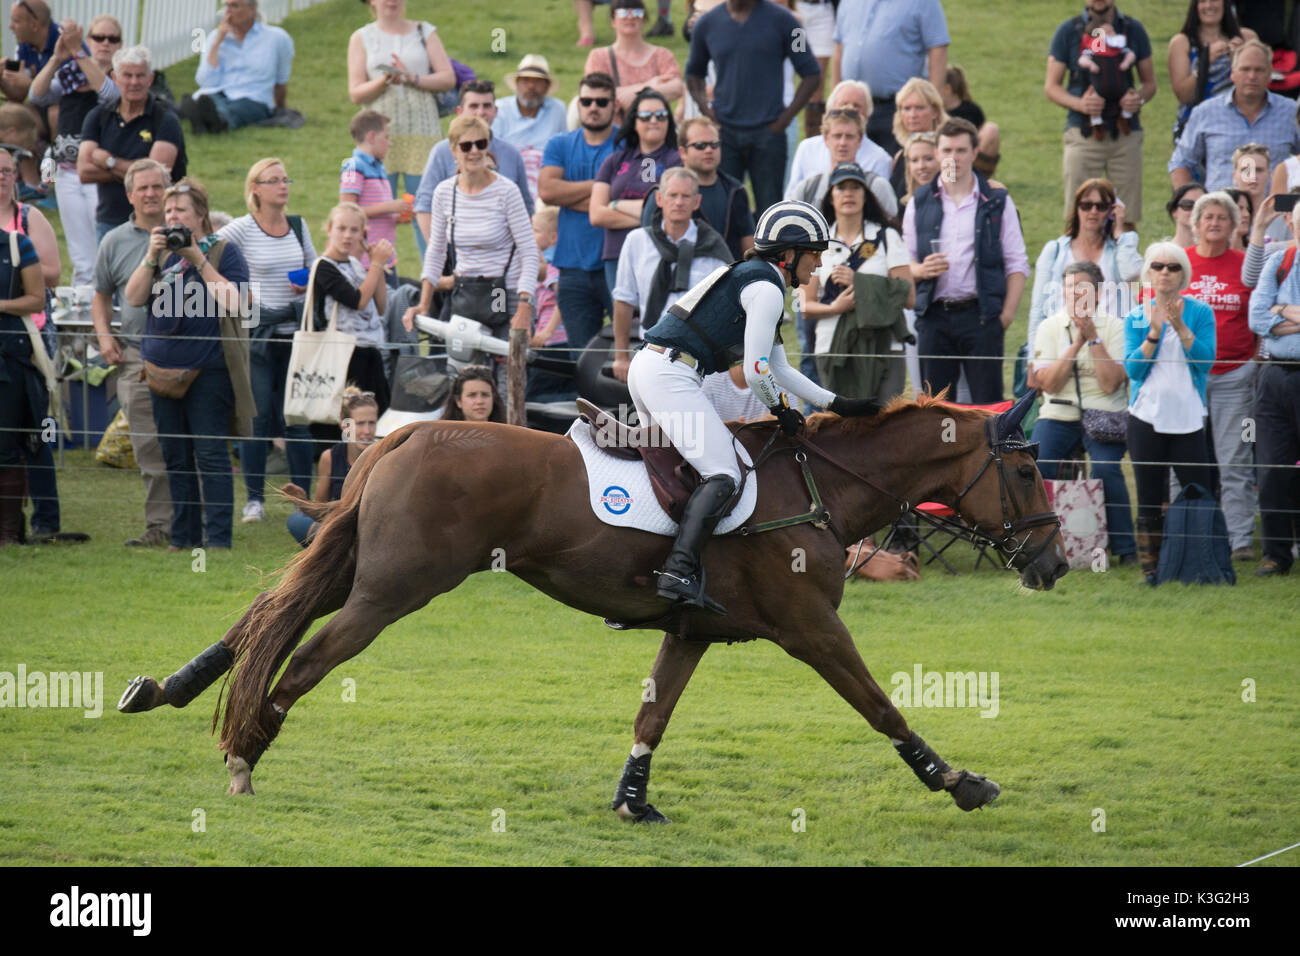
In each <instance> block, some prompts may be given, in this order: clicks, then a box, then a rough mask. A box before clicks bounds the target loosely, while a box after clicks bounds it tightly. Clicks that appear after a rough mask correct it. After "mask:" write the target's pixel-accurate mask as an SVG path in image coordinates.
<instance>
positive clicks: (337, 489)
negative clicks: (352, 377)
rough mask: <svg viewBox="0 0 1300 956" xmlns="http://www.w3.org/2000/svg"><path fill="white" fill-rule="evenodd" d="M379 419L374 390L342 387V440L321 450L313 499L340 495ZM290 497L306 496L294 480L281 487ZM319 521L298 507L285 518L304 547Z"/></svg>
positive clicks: (371, 441)
mask: <svg viewBox="0 0 1300 956" xmlns="http://www.w3.org/2000/svg"><path fill="white" fill-rule="evenodd" d="M378 423H379V403H378V402H377V401H376V400H375V393H374V392H363V391H362V390H361V389H359V388H357V386H355V385H349V386H348V387H347V388H345V389H344V390H343V400H342V401H341V402H340V403H339V430H340V431H341V432H342V433H343V438H342V440H341V441H338V442H335V443H334V444H333V445H331V446H330V447H329V448H327V449H326V450H325V451H323V452H321V456H320V461H319V462H318V464H317V470H316V492H315V494H313V495H312V498H311V500H312V501H320V502H325V501H338V500H339V498H341V497H343V482H344V481H346V480H347V477H348V472H349V471H351V470H352V466H353V465H355V464H356V463H357V459H358V458H360V457H361V453H362V452H363V451H365V450H366V448H367V447H368V446H370V445H372V444H374V441H375V426H376V425H377V424H378ZM280 490H281V491H283V492H284V493H285V494H286V495H288V496H289V497H290V498H299V499H305V498H306V497H307V492H306V490H304V489H303V488H302V486H300V485H299V484H298V483H297V482H290V483H289V484H286V485H284V486H283V487H282V488H281V489H280ZM319 523H320V522H318V521H313V520H312V519H311V518H310V517H308V516H307V515H305V514H303V513H302V512H301V511H296V510H295V511H294V512H293V514H291V515H289V518H288V520H287V521H285V527H287V528H288V529H289V533H290V534H291V535H293V536H294V539H295V540H297V542H298V543H299V544H300V545H302V546H303V547H304V548H305V547H307V545H308V544H310V543H311V538H312V535H314V534H315V533H316V526H317V525H318V524H319Z"/></svg>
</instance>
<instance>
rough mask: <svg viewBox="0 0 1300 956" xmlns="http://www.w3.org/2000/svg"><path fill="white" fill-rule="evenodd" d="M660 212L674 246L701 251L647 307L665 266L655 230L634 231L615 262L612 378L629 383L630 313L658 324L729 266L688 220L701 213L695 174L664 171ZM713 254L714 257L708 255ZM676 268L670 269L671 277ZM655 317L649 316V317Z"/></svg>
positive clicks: (718, 242)
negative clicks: (681, 276)
mask: <svg viewBox="0 0 1300 956" xmlns="http://www.w3.org/2000/svg"><path fill="white" fill-rule="evenodd" d="M658 198H659V208H660V209H661V210H662V214H663V234H664V235H665V236H666V237H667V238H668V240H669V241H670V242H672V243H673V245H675V246H677V247H678V248H680V247H681V246H682V244H683V243H690V245H691V246H692V247H695V246H697V245H699V246H700V249H699V251H698V252H696V253H695V254H694V257H693V258H692V259H691V264H690V270H689V271H690V275H689V277H688V278H685V279H677V281H671V282H669V283H668V284H667V286H668V287H667V288H665V287H664V286H663V282H662V280H660V281H661V288H660V290H659V294H660V297H661V298H662V304H658V303H656V305H654V306H652V305H651V297H652V292H653V291H654V288H655V280H656V277H657V276H658V275H659V270H660V267H661V266H662V264H663V262H664V257H663V253H662V252H661V251H660V248H659V245H658V244H657V243H656V242H655V239H654V237H653V236H652V235H651V230H652V229H653V228H654V227H653V226H651V227H646V226H642V227H641V228H639V229H633V230H632V231H631V232H630V233H629V234H628V237H627V239H626V240H625V241H624V243H623V250H622V252H620V253H619V257H618V277H617V279H616V281H615V283H614V291H613V297H614V354H615V358H614V376H615V377H616V378H619V379H621V380H623V381H626V380H627V367H628V364H629V362H630V356H628V354H627V348H628V343H629V339H630V337H631V333H632V330H633V327H634V323H633V318H632V310H633V308H637V309H639V310H640V312H641V318H642V320H643V321H645V322H646V324H647V325H653V324H654V323H655V322H658V321H659V317H660V315H662V313H663V310H665V309H667V308H668V307H669V306H670V305H672V304H673V303H674V302H676V301H677V300H678V299H680V298H681V297H682V296H683V295H684V294H685V293H686V292H688V291H689V290H690V289H692V288H693V287H695V286H696V285H698V284H699V283H700V282H702V281H703V280H704V279H705V278H706V277H707V276H708V275H709V273H711V272H713V271H714V270H715V269H718V268H721V267H723V266H726V265H727V264H728V263H729V262H730V251H729V250H728V249H727V248H726V243H725V242H723V241H722V238H721V236H719V235H718V234H717V233H716V232H715V231H713V229H712V228H711V227H709V226H707V224H706V225H705V227H704V228H705V230H706V238H705V240H704V242H701V240H700V236H701V228H700V226H699V225H697V224H696V222H695V220H694V219H693V218H692V215H693V213H694V212H695V210H697V209H699V208H700V189H699V181H698V180H697V179H696V176H695V174H694V173H693V172H691V171H690V170H688V169H683V168H681V167H674V168H673V169H669V170H665V171H664V174H663V177H662V179H661V181H660V184H659V192H658ZM710 251H712V252H713V253H714V254H713V255H710V254H708V253H709V252H710ZM675 272H676V268H675V267H674V277H675ZM652 311H653V312H654V313H656V314H654V315H651V314H650V313H651V312H652Z"/></svg>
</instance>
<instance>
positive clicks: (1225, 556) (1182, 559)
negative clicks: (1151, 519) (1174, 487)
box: [1156, 482, 1237, 584]
mask: <svg viewBox="0 0 1300 956" xmlns="http://www.w3.org/2000/svg"><path fill="white" fill-rule="evenodd" d="M1168 581H1182V582H1183V583H1184V584H1236V583H1237V575H1236V573H1235V572H1234V571H1233V570H1232V551H1231V549H1230V548H1229V547H1228V523H1227V522H1226V521H1225V520H1224V518H1223V511H1222V510H1220V508H1219V505H1218V502H1216V501H1215V500H1214V498H1213V496H1212V495H1211V494H1210V493H1209V492H1208V491H1206V490H1205V489H1204V488H1202V487H1201V486H1200V485H1198V484H1196V483H1195V482H1193V483H1191V484H1188V485H1184V486H1183V490H1182V491H1181V492H1180V493H1179V495H1178V499H1177V500H1176V501H1175V502H1174V503H1173V504H1172V505H1170V506H1169V514H1168V515H1166V517H1165V535H1164V542H1163V544H1162V545H1161V548H1160V564H1159V565H1158V566H1157V568H1156V584H1164V583H1166V582H1168Z"/></svg>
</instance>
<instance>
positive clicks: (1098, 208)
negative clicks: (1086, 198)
mask: <svg viewBox="0 0 1300 956" xmlns="http://www.w3.org/2000/svg"><path fill="white" fill-rule="evenodd" d="M1110 206H1111V204H1110V203H1108V202H1081V203H1079V212H1105V211H1106V210H1108V209H1109V208H1110Z"/></svg>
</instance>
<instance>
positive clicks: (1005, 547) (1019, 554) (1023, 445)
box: [741, 417, 1061, 574]
mask: <svg viewBox="0 0 1300 956" xmlns="http://www.w3.org/2000/svg"><path fill="white" fill-rule="evenodd" d="M758 424H760V423H759V422H747V423H746V424H745V425H742V426H741V428H746V427H749V426H751V425H758ZM998 424H999V422H998V419H997V418H996V417H993V418H990V419H989V420H988V421H986V422H985V423H984V434H985V437H986V438H987V439H988V443H989V454H988V457H987V458H985V459H984V464H982V465H981V466H980V469H979V471H977V472H976V473H975V477H973V478H972V479H971V480H970V481H968V482H966V487H965V488H963V489H962V490H961V492H960V493H959V494H958V495H957V497H956V498H955V499H954V500H953V510H954V511H955V510H957V507H958V506H959V505H960V504H961V500H962V498H964V497H965V496H966V494H967V493H968V492H969V491H970V490H971V488H973V487H975V483H976V482H977V481H979V480H980V478H982V477H983V476H984V472H986V471H988V468H989V465H992V464H996V465H997V470H998V495H999V498H1000V499H1001V502H1002V534H1001V536H999V537H994V536H993V535H992V534H990V533H989V532H987V531H984V530H982V529H981V528H980V527H979V525H970V526H966V527H965V528H964V530H965V532H966V534H967V535H968V536H969V537H970V538H971V539H972V540H974V541H976V542H977V543H980V544H984V545H988V546H992V547H993V548H995V549H996V550H997V551H998V552H999V553H1001V554H1003V555H1004V556H1005V557H1006V562H1007V563H1006V566H1007V567H1008V568H1011V567H1013V566H1014V565H1015V561H1016V559H1017V558H1024V562H1023V564H1021V565H1020V567H1019V568H1016V570H1022V569H1023V568H1025V567H1028V566H1029V565H1031V564H1033V563H1034V562H1035V561H1037V560H1038V558H1039V556H1040V555H1041V554H1042V553H1043V552H1044V551H1046V550H1047V548H1048V546H1049V545H1050V544H1051V543H1052V541H1053V540H1054V539H1055V538H1056V536H1057V535H1059V534H1060V533H1061V519H1060V518H1059V517H1057V515H1056V513H1055V512H1043V513H1042V514H1032V515H1025V514H1024V513H1023V509H1022V508H1021V507H1020V502H1019V500H1018V499H1017V498H1016V495H1015V492H1014V491H1012V490H1011V487H1010V484H1009V483H1008V481H1007V477H1006V471H1005V465H1004V464H1003V461H1002V455H1003V453H1004V452H1015V451H1023V452H1028V453H1029V454H1030V455H1032V456H1033V457H1034V458H1035V459H1036V458H1037V457H1038V444H1037V443H1036V442H1035V443H1030V442H1027V441H1025V439H1024V432H1023V431H1021V430H1020V429H1019V428H1017V429H1016V431H1015V435H1018V436H1020V437H1019V438H1017V437H1014V436H1012V437H1008V438H1001V437H999V435H998ZM780 434H781V431H780V429H775V430H773V432H772V435H771V437H769V438H768V440H767V444H766V445H764V446H763V449H762V451H760V452H759V454H758V456H757V457H755V459H754V465H753V468H754V470H757V469H758V466H759V465H761V464H762V463H763V462H765V461H766V460H767V459H768V458H769V457H771V456H772V455H774V454H777V453H779V452H781V451H789V450H797V449H798V448H800V447H802V448H806V449H808V450H809V451H811V452H812V453H814V454H815V455H817V456H818V457H819V458H823V459H825V460H826V461H827V462H828V463H829V464H831V465H834V466H835V467H836V468H838V469H839V470H840V471H842V472H845V473H846V474H848V475H850V476H851V477H853V478H856V479H857V480H858V481H861V482H862V483H863V484H866V485H869V486H870V487H872V488H874V489H875V490H876V491H878V492H880V493H881V494H883V495H885V497H887V498H893V499H894V500H895V501H897V502H898V503H899V504H900V505H902V509H901V510H902V512H903V513H906V512H908V511H913V510H915V509H913V507H912V505H911V503H910V502H908V501H907V499H905V498H900V497H899V496H898V495H896V494H894V493H893V492H891V491H888V490H887V489H885V488H882V487H880V485H878V484H876V483H875V482H874V481H872V480H871V479H870V478H868V477H867V476H866V475H863V474H859V473H858V471H857V470H856V469H854V468H851V467H849V466H848V465H846V464H844V462H842V461H840V460H838V459H837V458H836V457H835V456H834V455H831V454H830V453H828V452H827V451H826V450H825V449H823V448H821V447H819V446H818V445H816V444H814V443H813V442H812V441H810V440H809V439H808V438H806V437H804V436H803V435H796V436H794V438H793V442H794V446H793V448H792V446H785V447H784V448H782V447H781V446H779V445H775V442H776V439H777V437H778V436H779V435H780ZM802 467H803V469H804V472H805V478H806V479H808V480H811V472H809V471H808V467H807V462H806V460H805V461H804V462H803V463H802ZM810 487H815V486H813V485H811V484H810ZM813 494H814V502H813V505H814V507H813V511H811V512H810V513H809V514H810V515H811V514H814V513H819V514H820V517H821V519H822V520H823V521H824V522H825V523H826V524H829V522H830V512H828V511H821V512H817V507H818V505H819V502H818V500H817V499H816V496H815V492H814V493H813ZM1008 502H1009V503H1010V506H1011V509H1014V514H1013V513H1012V511H1011V510H1008V507H1007V506H1008ZM809 520H811V518H810V517H809V515H800V516H797V518H795V519H785V520H782V521H773V522H767V525H766V526H758V527H757V528H754V529H750V533H757V532H758V531H763V530H768V529H769V527H768V526H770V528H772V529H775V528H777V527H786V526H788V525H789V524H790V523H792V522H794V521H799V522H803V521H809ZM1048 524H1050V525H1055V527H1054V528H1053V530H1052V533H1051V534H1050V535H1048V537H1047V540H1046V541H1044V542H1043V543H1042V544H1041V545H1039V547H1038V548H1037V550H1035V551H1034V552H1033V553H1032V554H1028V555H1026V554H1025V548H1026V547H1027V546H1028V544H1029V536H1030V532H1031V531H1032V530H1033V529H1034V528H1038V527H1041V526H1043V525H1048ZM823 526H825V525H823ZM745 532H746V529H742V533H745ZM1021 533H1023V535H1024V537H1022V538H1020V539H1019V540H1017V537H1016V536H1017V535H1019V534H1021ZM836 536H837V537H838V534H837V535H836ZM876 550H879V548H877V549H876ZM873 554H874V552H873ZM867 560H870V557H868V559H867ZM854 570H856V568H855V569H854ZM851 573H852V572H850V574H851Z"/></svg>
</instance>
